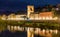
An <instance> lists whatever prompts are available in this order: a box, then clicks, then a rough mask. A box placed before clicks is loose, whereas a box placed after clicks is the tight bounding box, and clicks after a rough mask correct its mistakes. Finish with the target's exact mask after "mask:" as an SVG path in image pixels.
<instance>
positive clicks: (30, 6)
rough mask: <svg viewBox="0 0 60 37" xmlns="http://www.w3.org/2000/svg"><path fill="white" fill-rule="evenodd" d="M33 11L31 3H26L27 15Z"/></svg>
mask: <svg viewBox="0 0 60 37" xmlns="http://www.w3.org/2000/svg"><path fill="white" fill-rule="evenodd" d="M31 13H34V6H33V5H28V6H27V17H28V18H29V17H30V14H31Z"/></svg>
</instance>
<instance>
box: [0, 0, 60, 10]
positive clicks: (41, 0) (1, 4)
mask: <svg viewBox="0 0 60 37" xmlns="http://www.w3.org/2000/svg"><path fill="white" fill-rule="evenodd" d="M59 3H60V0H0V11H7V10H9V11H18V10H26V7H27V5H34V6H35V7H38V6H44V5H46V4H52V5H56V4H59Z"/></svg>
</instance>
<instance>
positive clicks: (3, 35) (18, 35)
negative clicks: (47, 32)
mask: <svg viewBox="0 0 60 37" xmlns="http://www.w3.org/2000/svg"><path fill="white" fill-rule="evenodd" d="M0 37H27V32H26V31H23V32H22V31H16V32H11V31H9V30H5V31H2V32H0ZM34 37H40V36H38V35H34Z"/></svg>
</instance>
